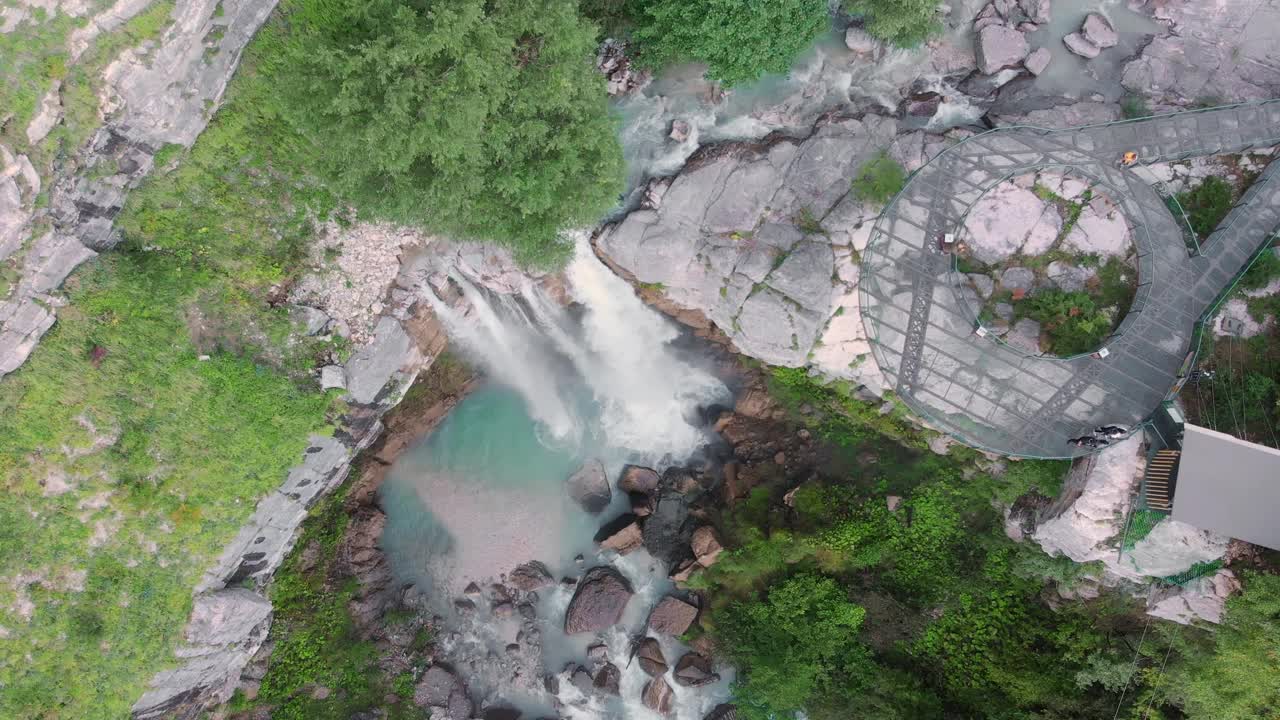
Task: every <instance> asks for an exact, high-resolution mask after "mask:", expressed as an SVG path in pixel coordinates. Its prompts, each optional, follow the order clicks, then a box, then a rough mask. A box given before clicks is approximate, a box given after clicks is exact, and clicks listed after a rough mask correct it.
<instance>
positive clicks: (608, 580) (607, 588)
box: [564, 565, 632, 635]
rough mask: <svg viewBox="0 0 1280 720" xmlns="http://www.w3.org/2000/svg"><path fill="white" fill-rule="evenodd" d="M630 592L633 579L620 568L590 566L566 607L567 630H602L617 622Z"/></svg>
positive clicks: (566, 631)
mask: <svg viewBox="0 0 1280 720" xmlns="http://www.w3.org/2000/svg"><path fill="white" fill-rule="evenodd" d="M631 595H632V590H631V583H629V582H627V579H626V578H624V577H622V574H621V573H619V572H618V571H617V570H614V569H613V568H612V567H609V566H607V565H601V566H598V567H593V568H591V569H590V570H588V571H587V573H586V574H585V575H583V576H582V579H581V580H579V581H578V587H577V589H576V590H575V591H574V593H573V599H572V600H570V601H569V607H568V609H567V610H565V614H564V631H565V633H567V634H569V635H575V634H577V633H590V632H599V631H601V630H604V629H605V628H609V627H612V626H614V625H616V624H618V621H619V620H621V619H622V613H623V612H624V611H625V610H626V609H627V603H628V602H629V601H630V600H631Z"/></svg>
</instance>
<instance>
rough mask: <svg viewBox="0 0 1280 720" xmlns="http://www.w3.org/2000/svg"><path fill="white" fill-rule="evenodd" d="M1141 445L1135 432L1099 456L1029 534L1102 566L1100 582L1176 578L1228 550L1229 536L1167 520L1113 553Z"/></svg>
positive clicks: (1140, 461)
mask: <svg viewBox="0 0 1280 720" xmlns="http://www.w3.org/2000/svg"><path fill="white" fill-rule="evenodd" d="M1141 444H1142V434H1141V433H1138V434H1136V435H1134V436H1133V437H1131V438H1129V439H1127V440H1124V441H1122V442H1120V443H1118V444H1117V445H1114V446H1112V447H1110V448H1107V449H1106V450H1104V451H1102V452H1101V453H1098V454H1097V455H1096V456H1095V460H1094V463H1093V465H1092V468H1091V469H1090V470H1089V472H1088V473H1087V474H1086V475H1084V476H1083V482H1082V483H1081V482H1078V481H1077V484H1078V485H1079V487H1078V488H1076V489H1071V490H1069V491H1068V490H1064V492H1063V497H1064V498H1066V499H1068V500H1070V502H1069V504H1067V505H1065V507H1064V506H1055V507H1053V508H1052V511H1051V513H1050V514H1049V516H1048V517H1046V518H1045V519H1042V520H1041V521H1040V523H1039V526H1038V527H1037V528H1036V529H1035V531H1034V534H1033V536H1032V537H1033V539H1034V540H1035V541H1036V542H1037V543H1039V544H1040V546H1041V547H1042V548H1043V549H1044V551H1045V552H1047V553H1049V554H1050V555H1058V554H1061V555H1065V556H1067V557H1069V558H1071V559H1072V560H1074V561H1075V562H1078V563H1087V562H1094V561H1098V562H1101V563H1102V564H1103V566H1104V567H1105V571H1106V572H1105V574H1104V577H1103V578H1102V581H1103V584H1116V583H1117V582H1118V581H1119V580H1120V579H1127V580H1138V581H1142V580H1144V579H1148V578H1153V577H1168V576H1171V575H1176V574H1178V573H1181V572H1184V571H1186V570H1188V569H1189V568H1191V567H1192V566H1193V565H1195V564H1196V563H1200V562H1209V561H1212V560H1217V559H1219V558H1221V557H1222V556H1223V555H1224V554H1225V553H1226V551H1227V545H1228V539H1227V538H1224V537H1220V536H1217V535H1215V534H1214V533H1210V532H1206V531H1203V530H1198V529H1196V528H1193V527H1191V526H1189V525H1186V524H1185V523H1180V522H1176V521H1174V520H1171V519H1165V520H1162V521H1160V522H1159V523H1158V524H1157V525H1156V526H1155V528H1153V529H1152V530H1151V532H1150V533H1149V534H1148V535H1147V536H1146V537H1143V538H1141V539H1139V540H1138V541H1137V542H1135V543H1133V544H1132V547H1131V548H1130V549H1126V550H1125V551H1124V553H1123V554H1122V555H1121V554H1119V553H1117V552H1116V545H1115V543H1116V542H1117V540H1118V539H1119V538H1121V537H1122V536H1123V535H1124V533H1125V527H1124V523H1125V519H1126V517H1127V516H1128V513H1129V505H1130V499H1131V496H1132V494H1133V491H1134V488H1135V486H1136V484H1137V483H1138V481H1139V480H1140V478H1141V474H1142V471H1143V468H1144V466H1145V462H1144V457H1145V456H1144V455H1143V454H1142V453H1141ZM1071 498H1074V499H1071ZM1152 607H1155V604H1154V603H1153V605H1152ZM1179 607H1181V606H1179ZM1169 612H1173V611H1172V610H1169ZM1162 617H1163V616H1162Z"/></svg>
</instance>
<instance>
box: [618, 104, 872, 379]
mask: <svg viewBox="0 0 1280 720" xmlns="http://www.w3.org/2000/svg"><path fill="white" fill-rule="evenodd" d="M896 130H897V123H896V121H894V120H893V119H890V118H883V117H878V116H873V115H866V116H863V117H861V118H846V119H836V120H830V121H826V122H823V123H820V124H819V127H818V128H816V129H815V131H814V132H813V133H812V134H811V135H810V136H809V137H808V138H807V139H805V140H803V141H801V140H796V139H791V138H781V137H771V138H770V139H767V140H766V141H764V142H760V143H735V144H727V145H722V146H716V147H714V148H709V149H705V150H703V151H700V152H699V153H697V154H695V155H694V157H693V158H692V159H691V160H690V162H689V164H688V165H687V167H686V169H685V170H684V172H682V173H681V174H680V175H678V176H677V177H676V178H675V179H674V180H670V181H669V182H670V187H669V188H668V189H667V190H666V193H665V195H664V196H663V197H664V200H662V202H661V203H660V204H659V205H658V206H656V207H649V208H642V209H639V210H635V211H633V212H631V213H630V214H628V215H627V216H626V217H625V218H624V219H623V220H622V221H620V222H619V223H617V224H614V225H611V226H608V227H606V228H605V229H604V230H602V231H601V232H600V234H599V235H598V236H597V238H596V247H597V250H598V251H599V253H600V254H602V255H603V256H604V259H605V260H606V261H607V262H609V263H610V264H611V265H612V266H614V267H615V269H617V270H618V271H620V272H621V273H622V274H623V275H624V276H626V277H629V278H631V279H634V280H635V281H638V282H640V283H649V284H661V285H662V286H663V294H664V296H665V298H666V300H667V301H668V302H669V303H671V304H672V305H674V306H676V307H675V308H673V311H674V312H678V311H679V310H684V311H689V312H691V313H694V314H695V315H696V316H697V317H701V318H702V319H703V320H702V321H703V322H706V321H707V320H709V321H710V322H712V323H714V324H715V326H716V327H717V328H718V329H719V330H720V331H722V332H723V333H724V334H725V335H726V336H727V337H728V339H729V340H730V341H731V343H732V344H733V346H734V347H736V349H738V350H739V351H741V352H743V353H745V354H747V355H750V356H752V357H756V358H758V359H760V360H763V361H765V362H768V363H770V364H774V365H783V366H787V367H799V366H803V365H805V364H807V363H808V362H809V361H810V360H809V357H810V353H811V352H813V351H815V349H817V347H818V346H819V345H821V348H822V349H824V350H828V353H829V355H828V357H827V358H825V361H824V367H826V366H829V367H830V368H831V371H832V373H833V374H836V375H839V376H841V377H845V378H846V379H852V377H853V376H855V375H856V374H857V369H856V368H853V367H851V361H852V360H853V359H854V358H855V357H856V356H857V355H858V354H861V353H863V352H865V351H866V349H867V346H866V345H865V336H862V335H860V333H859V331H858V328H857V326H858V325H860V323H857V322H855V323H853V324H851V325H849V326H848V327H846V326H845V324H844V323H843V322H842V323H841V324H840V325H841V326H840V327H839V328H831V331H832V332H835V333H837V334H836V335H834V336H832V337H826V336H824V331H827V330H828V322H829V321H831V320H832V319H833V317H834V316H836V315H837V314H840V315H846V314H850V310H852V309H853V308H850V307H849V306H850V305H855V306H856V302H857V300H856V293H855V292H853V289H852V285H853V283H856V279H857V273H858V270H857V263H856V261H855V260H854V259H853V256H854V253H855V252H856V251H859V250H860V249H861V248H862V247H865V245H866V239H867V238H868V237H869V234H870V230H871V222H872V221H873V220H874V218H875V216H876V215H877V213H878V208H874V207H869V206H866V205H864V204H863V203H861V202H860V201H859V200H858V199H857V198H855V197H854V196H853V195H852V194H851V193H850V191H849V184H850V181H851V179H852V178H853V177H855V176H856V174H857V172H858V170H859V169H860V168H861V167H862V166H863V164H865V163H866V162H867V161H868V160H869V159H871V158H872V157H874V156H875V154H876V153H877V152H878V151H879V150H880V149H881V148H884V147H889V146H890V145H891V144H892V142H893V139H894V135H895V133H896ZM840 308H845V310H843V311H840V310H839V309H840ZM838 311H839V312H838ZM854 314H855V315H856V313H854ZM677 317H679V315H678V314H677ZM682 319H683V318H682ZM688 322H690V323H693V322H697V321H696V320H694V319H692V318H690V319H688ZM862 370H863V371H865V370H866V368H863V369H862Z"/></svg>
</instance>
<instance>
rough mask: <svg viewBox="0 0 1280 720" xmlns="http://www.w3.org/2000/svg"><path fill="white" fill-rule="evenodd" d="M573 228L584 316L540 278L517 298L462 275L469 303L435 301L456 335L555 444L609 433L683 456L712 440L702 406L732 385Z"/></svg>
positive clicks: (611, 439) (574, 268)
mask: <svg viewBox="0 0 1280 720" xmlns="http://www.w3.org/2000/svg"><path fill="white" fill-rule="evenodd" d="M574 236H575V241H576V250H575V253H574V257H573V260H572V261H571V262H570V264H569V266H568V268H567V270H566V271H565V278H566V280H567V281H568V286H569V291H570V293H571V294H572V296H573V299H574V300H576V301H577V302H578V303H579V304H580V305H581V307H582V314H581V317H580V318H573V317H571V316H570V315H569V313H568V312H567V311H566V309H565V308H563V307H561V306H560V305H559V304H557V303H556V302H554V301H553V300H552V299H551V298H549V297H548V296H547V295H546V293H545V292H544V291H543V290H542V289H541V288H540V287H538V286H537V285H535V284H533V283H532V282H527V283H526V284H525V285H524V287H523V288H522V289H521V293H520V296H519V297H518V298H517V297H514V296H510V295H497V294H493V293H488V292H484V291H481V290H480V289H479V288H477V287H476V286H475V285H474V284H473V283H472V282H471V281H469V280H468V279H467V278H466V277H464V276H462V275H460V274H456V273H455V274H454V275H452V276H451V277H452V278H453V280H454V281H455V282H456V283H457V284H458V285H459V287H460V288H461V289H462V292H463V295H464V296H465V298H466V299H467V301H468V303H469V305H470V309H469V310H468V311H467V312H466V313H463V312H460V311H458V310H455V309H453V308H451V307H449V306H448V305H447V304H446V303H444V302H442V301H440V300H439V299H438V298H437V297H435V295H434V294H429V300H430V301H431V302H432V304H433V307H434V308H435V310H436V314H437V316H438V317H439V318H440V319H441V321H442V322H443V323H444V324H445V326H446V328H447V329H448V330H449V333H450V336H451V337H452V338H453V339H454V340H455V341H457V342H458V343H460V344H461V345H462V347H463V348H464V350H466V351H467V352H468V354H470V355H471V356H472V357H474V358H476V359H477V360H478V361H479V362H480V363H481V364H482V365H483V367H484V368H485V369H486V370H487V371H488V372H489V374H490V375H491V376H492V378H493V379H495V380H497V381H498V382H500V383H502V384H505V385H507V386H509V387H511V388H513V389H515V390H516V391H517V392H519V393H520V394H521V396H522V397H524V399H525V402H526V404H527V406H528V410H529V414H530V415H531V416H533V417H534V419H535V420H537V421H538V422H539V424H540V425H542V426H543V429H545V431H546V432H547V433H548V434H549V435H550V436H551V439H552V441H553V442H557V443H566V444H569V445H574V444H577V443H580V442H582V441H583V440H584V438H585V435H589V434H600V435H601V436H602V437H599V438H598V440H600V441H601V442H602V443H603V444H604V445H605V446H607V447H612V448H618V449H625V450H626V451H628V452H629V453H631V454H633V455H636V456H639V457H644V458H649V459H651V460H652V461H654V462H659V461H662V460H663V459H669V460H668V461H681V460H683V459H685V458H687V457H689V456H690V455H692V454H693V453H694V452H695V451H696V450H697V449H698V448H699V447H701V446H702V445H703V444H704V443H705V442H706V440H707V435H706V431H705V429H704V428H703V427H701V423H700V422H699V419H698V417H697V416H698V410H699V408H700V407H704V406H707V405H710V404H713V403H716V402H721V401H724V400H725V399H726V398H727V397H728V395H729V392H728V389H727V388H726V387H725V385H724V384H723V383H722V382H721V381H720V380H719V379H717V378H716V377H715V376H714V375H713V374H712V373H710V372H709V371H707V370H705V369H703V368H700V367H698V366H697V365H696V364H695V363H693V362H692V361H691V360H690V359H689V358H686V357H684V356H682V355H680V354H678V353H676V352H675V351H674V349H673V343H674V342H675V341H676V340H677V338H678V337H679V332H678V331H677V330H676V328H675V326H674V324H673V323H672V322H671V321H670V320H668V319H667V318H665V317H663V316H662V315H660V314H658V313H657V311H655V310H653V309H652V308H650V307H648V306H647V305H645V304H644V302H643V301H641V300H640V299H639V298H638V297H636V295H635V291H634V290H633V289H632V288H631V286H630V285H628V284H627V283H626V282H625V281H624V280H622V279H621V278H619V277H618V276H616V275H614V274H613V273H612V272H611V271H610V270H609V269H608V268H607V267H605V266H604V264H603V263H601V262H600V260H599V259H597V258H596V257H595V254H594V253H593V252H592V250H591V246H590V242H589V240H588V237H587V233H586V232H581V231H579V232H576V233H574ZM577 386H585V387H587V388H588V389H589V390H590V391H591V393H592V395H593V399H594V401H595V402H594V405H593V406H592V407H583V405H582V404H581V403H574V402H573V401H572V400H571V398H572V397H573V396H574V392H573V388H574V387H577ZM584 415H586V416H584Z"/></svg>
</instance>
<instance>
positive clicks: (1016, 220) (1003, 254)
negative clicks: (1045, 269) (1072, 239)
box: [964, 182, 1062, 264]
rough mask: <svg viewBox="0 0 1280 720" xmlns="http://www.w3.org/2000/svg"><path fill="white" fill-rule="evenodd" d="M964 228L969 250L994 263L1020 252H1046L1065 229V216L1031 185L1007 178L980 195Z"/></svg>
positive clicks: (1034, 253) (1029, 253) (1033, 253)
mask: <svg viewBox="0 0 1280 720" xmlns="http://www.w3.org/2000/svg"><path fill="white" fill-rule="evenodd" d="M964 229H965V230H966V231H967V235H966V237H965V241H966V242H967V243H968V246H969V251H970V252H971V253H973V256H974V257H975V258H977V259H978V260H981V261H982V262H984V263H988V264H992V263H997V262H1000V261H1002V260H1006V259H1008V258H1010V257H1012V256H1013V255H1016V254H1019V253H1021V254H1023V255H1028V256H1035V255H1041V254H1043V253H1044V252H1045V251H1046V250H1048V249H1049V248H1050V247H1051V246H1052V245H1053V242H1054V240H1057V238H1058V233H1060V232H1061V231H1062V218H1061V217H1060V216H1059V215H1058V209H1057V208H1056V207H1054V205H1053V204H1052V203H1049V202H1046V201H1044V200H1041V199H1040V198H1039V197H1037V196H1036V194H1035V193H1034V192H1032V191H1031V189H1030V188H1024V187H1021V186H1020V185H1018V184H1017V183H1014V182H1003V183H1000V184H999V185H996V186H995V187H994V188H991V190H989V191H987V192H986V193H984V194H983V195H982V197H981V198H979V199H978V201H977V202H976V203H975V204H974V206H973V208H972V209H971V210H970V211H969V214H968V215H967V216H965V219H964Z"/></svg>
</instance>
